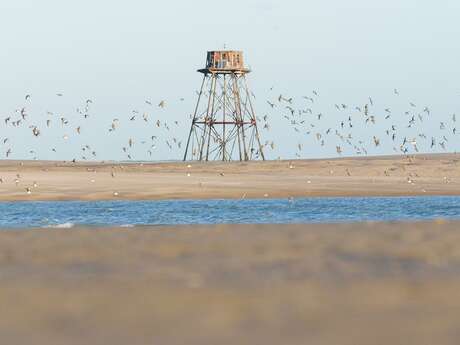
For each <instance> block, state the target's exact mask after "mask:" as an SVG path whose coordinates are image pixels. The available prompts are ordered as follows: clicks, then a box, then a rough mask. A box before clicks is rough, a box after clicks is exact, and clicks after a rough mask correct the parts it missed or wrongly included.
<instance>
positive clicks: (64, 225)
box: [45, 223, 75, 229]
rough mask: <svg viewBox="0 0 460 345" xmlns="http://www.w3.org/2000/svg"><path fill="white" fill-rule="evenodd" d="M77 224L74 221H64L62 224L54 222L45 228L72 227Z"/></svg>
mask: <svg viewBox="0 0 460 345" xmlns="http://www.w3.org/2000/svg"><path fill="white" fill-rule="evenodd" d="M74 226H75V224H74V223H62V224H52V225H47V226H45V228H53V229H70V228H73V227H74Z"/></svg>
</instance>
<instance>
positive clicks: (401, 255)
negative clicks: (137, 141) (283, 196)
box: [0, 221, 460, 345]
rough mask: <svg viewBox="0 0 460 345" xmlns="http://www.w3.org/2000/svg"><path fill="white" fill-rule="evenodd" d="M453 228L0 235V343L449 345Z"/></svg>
mask: <svg viewBox="0 0 460 345" xmlns="http://www.w3.org/2000/svg"><path fill="white" fill-rule="evenodd" d="M459 227H460V223H458V222H457V223H455V222H452V223H446V222H443V221H437V222H432V223H393V224H380V223H365V224H340V225H328V224H321V225H216V226H182V227H139V228H134V229H133V228H130V229H126V228H125V229H122V228H107V229H97V228H96V229H94V228H93V229H88V228H74V229H71V230H69V229H30V230H19V231H2V232H0V267H1V270H0V273H1V274H0V306H1V315H2V317H1V318H0V339H1V343H2V344H36V345H54V344H56V345H57V344H59V345H60V344H67V345H73V344H93V345H98V344H100V345H102V344H104V345H105V344H111V345H124V344H133V345H140V344H170V345H175V344H178V345H179V344H192V345H193V344H197V345H198V344H200V345H206V344H209V345H211V344H229V345H230V344H231V345H233V344H268V345H270V344H273V345H275V344H307V343H308V344H319V345H321V344H324V345H326V344H342V345H355V344H418V345H424V344H426V345H432V344H457V343H458V336H459V335H458V333H459V331H458V329H459V328H458V323H459V318H460V300H459V298H458V291H459V289H460V278H459V274H458V273H459V271H460V233H459V232H458V229H459Z"/></svg>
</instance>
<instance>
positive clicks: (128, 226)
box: [120, 224, 134, 228]
mask: <svg viewBox="0 0 460 345" xmlns="http://www.w3.org/2000/svg"><path fill="white" fill-rule="evenodd" d="M120 228H134V224H122V225H120Z"/></svg>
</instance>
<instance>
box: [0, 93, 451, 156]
mask: <svg viewBox="0 0 460 345" xmlns="http://www.w3.org/2000/svg"><path fill="white" fill-rule="evenodd" d="M270 91H273V88H271V89H270ZM208 96H209V95H208ZM394 96H395V97H400V93H399V91H398V90H397V89H395V90H394ZM56 97H58V98H62V97H65V96H64V94H63V93H56ZM253 97H255V96H253ZM320 98H321V97H320V93H319V92H318V91H316V90H313V91H311V93H309V94H307V95H304V96H302V97H301V99H300V100H299V99H295V98H294V97H290V96H285V95H281V94H279V95H274V96H273V97H270V99H268V100H266V104H268V107H267V110H268V112H266V114H265V115H262V116H260V117H259V116H258V117H257V120H258V126H259V129H260V130H261V139H262V140H264V139H266V138H267V137H273V136H276V135H279V134H280V133H277V132H276V131H275V132H273V133H272V131H271V128H272V122H271V119H272V118H273V119H274V120H273V122H275V126H276V127H278V123H279V122H280V120H283V121H284V125H286V126H287V127H288V128H290V129H291V130H292V131H293V133H292V135H289V138H290V139H289V140H285V134H284V135H283V136H282V137H279V138H278V142H282V144H283V145H289V144H290V145H292V141H293V138H295V139H294V140H296V141H297V142H296V143H295V145H296V146H295V148H292V149H291V150H289V151H290V152H291V153H292V154H291V157H286V158H292V157H293V156H294V154H295V157H297V158H305V157H308V155H309V153H311V152H318V148H327V149H328V150H329V151H326V152H325V153H329V155H330V153H331V151H333V152H332V153H333V155H339V156H340V155H349V156H351V155H368V154H372V153H375V151H373V150H372V149H375V148H379V147H382V146H383V144H384V143H385V147H386V148H387V152H383V153H390V152H388V147H391V148H392V150H393V151H394V152H395V153H401V154H412V153H417V152H430V150H431V151H433V152H439V151H448V150H449V151H455V149H456V148H455V146H454V145H450V144H452V143H454V144H455V137H456V134H457V129H456V115H455V114H451V115H449V116H448V117H447V118H446V119H441V118H440V117H439V115H436V117H433V114H432V111H431V110H430V107H428V106H417V105H416V104H415V103H413V102H410V101H408V102H407V106H406V109H405V110H404V111H403V112H397V111H393V110H392V109H391V108H390V107H377V106H376V104H375V102H374V100H373V98H372V97H369V98H368V99H367V100H366V101H365V102H362V104H358V105H349V104H345V103H337V104H334V105H333V106H331V107H330V108H331V109H329V110H328V111H327V112H325V111H321V110H320V109H318V106H317V104H318V103H319V100H320ZM183 101H184V99H183V98H180V102H183ZM24 102H25V103H24V104H23V105H22V106H21V107H19V108H18V109H16V110H14V111H13V112H12V113H11V114H10V115H8V116H4V118H3V124H4V126H5V127H6V129H4V130H2V129H1V127H0V140H1V141H0V145H2V146H3V152H4V157H5V158H15V159H41V157H40V155H39V152H38V150H39V149H40V150H41V151H40V152H43V150H45V151H47V155H46V157H50V154H51V156H52V154H56V157H57V156H59V155H58V151H59V150H60V149H61V148H62V147H63V146H62V145H64V143H65V142H68V141H69V139H70V138H71V137H79V136H82V133H83V132H85V130H86V127H90V128H92V127H93V122H92V118H93V117H94V116H95V115H93V114H92V106H93V104H94V102H93V100H92V99H86V100H85V101H84V102H83V104H82V105H81V106H80V107H78V108H76V111H75V114H73V115H70V116H69V117H67V116H66V115H64V114H62V113H59V112H53V111H47V112H46V114H40V115H37V114H32V113H29V106H30V105H31V103H32V102H33V97H32V95H30V94H28V95H25V97H24ZM403 103H404V102H403ZM144 106H145V107H147V110H146V111H141V110H136V109H134V110H132V111H131V112H130V113H128V114H125V115H124V116H118V117H113V118H110V119H108V120H107V121H106V125H105V126H106V127H105V128H98V129H97V130H96V132H95V133H97V138H95V137H94V134H93V137H90V138H85V140H87V139H90V140H91V139H93V140H95V139H97V140H95V141H99V143H91V142H84V143H82V144H81V146H80V147H79V154H78V155H77V154H75V156H74V157H68V158H67V160H69V161H74V162H75V161H79V160H83V161H85V160H103V159H105V157H104V153H105V152H106V151H107V147H104V144H102V145H103V148H104V153H103V154H101V155H100V156H99V155H98V151H99V150H97V149H96V147H97V146H98V145H100V141H102V142H103V143H104V138H105V137H104V135H113V134H114V133H116V132H118V131H119V128H120V126H122V124H123V125H126V124H127V123H139V122H140V123H141V124H142V125H141V126H143V127H144V129H145V127H146V126H147V132H148V133H149V136H148V137H147V136H144V137H140V135H139V136H136V135H135V133H132V132H131V133H128V135H127V136H126V137H124V138H121V139H120V140H119V141H118V142H121V145H120V146H121V147H120V148H119V150H120V151H118V152H120V154H121V155H120V157H121V160H150V159H155V155H154V150H156V149H157V148H158V147H160V151H161V150H163V148H165V149H166V150H169V151H170V157H171V158H174V157H176V158H179V157H181V155H182V154H183V149H184V147H183V146H184V145H182V140H181V139H185V136H186V134H187V129H188V128H189V126H190V120H189V118H188V117H185V118H184V120H185V121H181V122H179V120H178V119H168V118H167V119H168V120H164V119H162V118H160V116H154V115H151V114H152V113H157V114H158V113H159V112H160V111H162V112H165V114H167V112H166V108H167V104H166V101H165V100H159V101H157V102H152V101H151V100H145V105H144ZM43 115H45V116H43ZM99 121H100V118H99ZM99 123H100V122H99ZM433 126H436V127H438V128H436V130H435V128H434V127H433ZM24 128H26V129H27V130H28V131H30V132H29V133H30V134H29V135H30V136H32V137H35V138H37V139H38V138H41V137H43V136H45V135H46V136H47V135H52V136H54V142H53V145H51V147H49V148H44V147H43V145H42V143H41V142H40V141H37V142H35V143H34V147H31V148H30V149H28V154H29V156H28V157H18V156H17V155H15V152H16V150H15V147H14V145H13V143H14V141H13V140H12V138H14V137H15V132H14V131H13V130H14V129H22V130H24ZM92 129H93V130H94V128H92ZM136 131H137V130H136ZM23 133H24V132H22V134H21V135H24V134H23ZM93 133H94V132H93ZM179 133H181V134H179ZM124 134H126V131H125V132H124ZM144 134H145V131H144ZM56 136H57V137H56ZM179 137H181V139H179ZM56 139H58V140H56ZM21 141H22V142H30V141H27V140H25V141H24V140H22V139H21ZM21 145H24V144H22V143H21ZM135 145H138V146H140V147H142V149H141V152H142V154H134V153H133V152H135V150H134V146H135ZM162 145H165V146H162ZM315 145H316V148H315ZM389 145H390V146H389ZM449 145H450V146H449ZM263 146H264V150H265V153H266V155H267V153H268V155H267V156H268V157H270V153H272V155H271V158H278V157H276V155H275V152H276V150H277V149H278V146H279V145H276V144H275V140H265V141H263ZM110 150H117V149H116V148H113V147H110ZM283 150H284V151H285V150H286V147H284V148H283ZM267 151H268V152H267ZM270 151H271V152H270ZM22 152H23V150H22ZM136 152H138V151H136ZM279 158H282V157H279ZM283 158H285V157H283Z"/></svg>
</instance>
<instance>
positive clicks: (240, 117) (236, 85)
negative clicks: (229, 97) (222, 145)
mask: <svg viewBox="0 0 460 345" xmlns="http://www.w3.org/2000/svg"><path fill="white" fill-rule="evenodd" d="M233 76H234V77H233V85H234V86H233V89H234V93H235V108H236V112H237V122H238V125H237V126H238V127H239V129H240V130H241V140H242V146H243V154H244V158H243V159H244V160H245V161H247V160H248V159H249V158H248V152H247V147H246V135H245V133H244V119H243V115H242V111H241V97H240V83H239V78H241V77H240V76H238V75H236V74H233ZM240 160H241V159H240Z"/></svg>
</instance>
